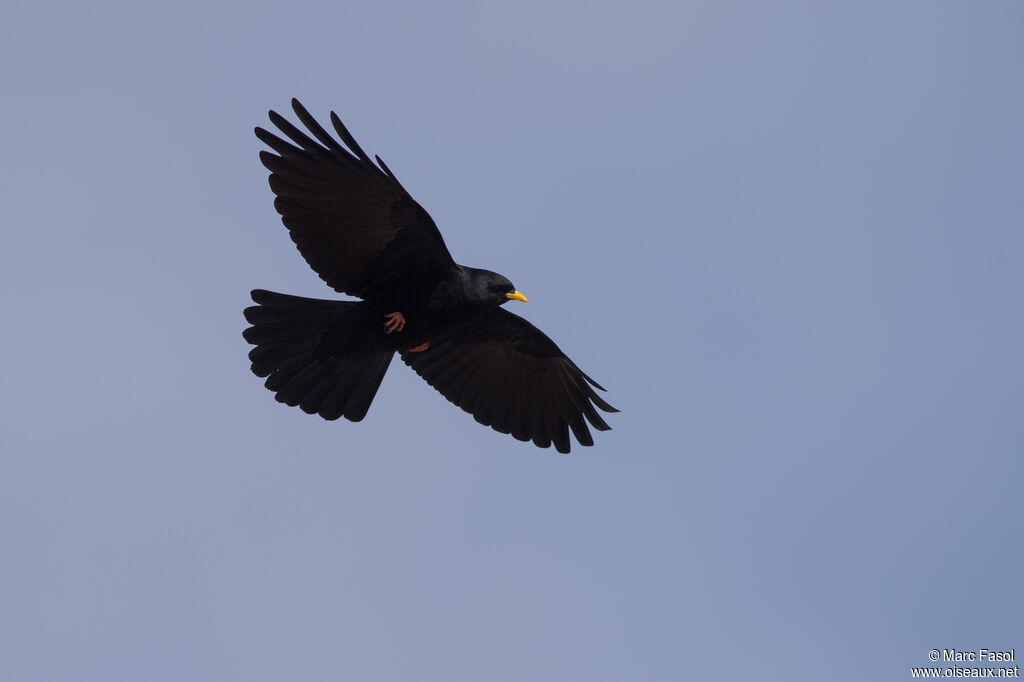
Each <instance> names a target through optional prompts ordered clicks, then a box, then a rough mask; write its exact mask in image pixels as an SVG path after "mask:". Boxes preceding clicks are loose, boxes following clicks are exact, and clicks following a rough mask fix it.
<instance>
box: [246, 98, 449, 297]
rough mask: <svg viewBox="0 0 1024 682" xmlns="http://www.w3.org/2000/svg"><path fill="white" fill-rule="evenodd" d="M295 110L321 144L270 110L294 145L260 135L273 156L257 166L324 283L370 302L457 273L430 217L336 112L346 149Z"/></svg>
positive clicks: (336, 125)
mask: <svg viewBox="0 0 1024 682" xmlns="http://www.w3.org/2000/svg"><path fill="white" fill-rule="evenodd" d="M292 108H293V109H295V113H296V115H297V116H298V117H299V120H300V121H302V123H303V124H304V125H305V126H306V128H308V129H309V131H310V132H311V133H312V134H313V136H314V137H316V140H314V139H313V138H311V137H309V136H308V135H306V134H305V133H303V132H302V131H300V130H299V129H298V128H296V127H295V126H293V125H292V124H291V123H289V122H288V121H287V120H285V119H284V117H282V116H281V115H279V114H278V113H277V112H274V111H271V112H270V120H271V122H272V123H273V124H274V125H275V126H277V127H278V128H279V129H280V130H281V132H282V133H284V135H285V136H287V137H288V138H289V139H290V140H291V142H288V141H286V140H283V139H281V138H280V137H278V136H277V135H274V134H273V133H270V132H268V131H266V130H264V129H263V128H256V136H257V137H258V138H260V140H262V141H263V142H264V143H266V144H267V146H269V147H270V148H271V149H273V150H274V152H276V153H271V152H268V151H263V152H260V161H262V162H263V165H264V166H266V167H267V168H268V169H269V170H270V187H271V189H272V190H273V191H274V194H276V195H277V199H276V200H275V201H274V208H276V209H277V211H278V213H280V214H281V221H282V222H283V223H284V224H285V227H287V228H288V231H289V232H290V233H291V237H292V241H294V242H295V244H296V246H298V248H299V252H300V253H301V254H302V256H303V258H305V259H306V262H308V263H309V265H310V267H312V268H313V270H315V271H316V273H317V274H318V275H320V277H321V278H322V279H323V280H324V281H325V282H327V283H328V284H329V285H331V286H332V287H334V289H335V290H337V291H340V292H343V293H346V294H351V295H353V296H360V297H365V296H366V294H367V293H368V292H370V291H372V290H373V289H375V288H377V287H380V286H383V285H386V284H389V283H392V282H396V281H399V280H402V279H404V278H406V277H409V276H416V275H428V276H429V275H433V274H443V273H444V272H447V270H448V269H449V268H451V267H452V266H454V264H455V262H454V261H453V260H452V257H451V254H450V253H449V252H448V247H446V246H445V243H444V239H442V238H441V233H440V232H439V231H438V229H437V226H436V225H435V224H434V221H433V220H432V219H431V217H430V215H429V214H428V213H427V212H426V211H425V210H424V209H423V208H422V207H421V206H420V205H419V204H418V203H416V201H414V200H413V198H412V197H411V196H409V193H408V192H406V191H405V188H403V187H402V185H400V184H399V182H398V180H397V179H396V178H395V176H394V175H393V174H392V173H391V171H390V169H388V167H387V166H386V165H384V162H383V161H381V160H380V157H375V158H376V159H377V164H379V167H378V165H376V164H374V163H373V161H371V160H370V157H369V156H368V155H367V154H366V152H364V151H363V150H362V148H361V147H360V146H359V145H358V144H357V143H356V141H355V139H353V137H352V135H351V134H349V132H348V130H347V129H346V128H345V126H344V125H342V123H341V120H340V119H339V118H338V116H337V115H336V114H335V113H334V112H333V111H332V112H331V123H332V124H333V125H334V129H335V131H336V132H337V133H338V136H339V137H340V139H341V142H343V143H344V144H345V146H344V147H343V146H342V145H341V144H339V142H338V140H336V139H335V138H334V137H332V136H331V135H330V134H329V133H328V132H327V131H326V130H324V129H323V127H322V126H321V125H320V124H319V123H317V122H316V120H315V119H314V118H313V117H312V116H311V115H310V114H309V112H308V111H306V109H305V107H303V106H302V105H301V104H300V103H299V101H298V100H295V99H293V100H292ZM346 147H347V148H346Z"/></svg>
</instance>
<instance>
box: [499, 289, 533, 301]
mask: <svg viewBox="0 0 1024 682" xmlns="http://www.w3.org/2000/svg"><path fill="white" fill-rule="evenodd" d="M505 298H509V299H515V300H517V301H522V302H523V303H529V302H530V300H529V299H528V298H526V297H525V296H523V295H522V294H521V293H519V292H518V291H514V292H512V293H511V294H505Z"/></svg>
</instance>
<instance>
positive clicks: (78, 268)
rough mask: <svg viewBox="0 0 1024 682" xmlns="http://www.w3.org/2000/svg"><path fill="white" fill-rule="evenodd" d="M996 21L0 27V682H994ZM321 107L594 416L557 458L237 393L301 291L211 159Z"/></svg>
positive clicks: (313, 280)
mask: <svg viewBox="0 0 1024 682" xmlns="http://www.w3.org/2000/svg"><path fill="white" fill-rule="evenodd" d="M1022 32H1024V9H1022V7H1021V5H1020V4H1019V3H1015V2H943V1H928V2H924V1H921V2H898V3H892V2H885V3H882V2H859V3H842V4H840V3H811V2H775V3H752V2H698V3H678V2H674V3H667V2H666V3H654V2H637V3H606V2H601V3H569V2H545V3H539V2H536V3H535V2H523V3H515V4H514V5H513V4H506V5H503V6H494V5H491V4H486V3H454V2H439V3H433V4H427V3H422V4H414V3H388V2H375V3H345V2H325V3H293V4H286V3H274V4H270V3H268V4H260V3H212V4H207V3H195V2H182V3H166V4H163V5H161V6H153V5H151V4H148V3H120V2H109V3H101V4H98V5H82V4H79V3H51V4H45V3H21V4H20V5H18V6H12V7H5V8H4V9H3V10H2V11H0V57H2V59H0V93H2V97H0V102H2V104H0V123H2V125H0V130H2V135H3V148H4V163H2V164H0V187H2V188H3V189H2V196H3V199H4V206H5V217H4V222H5V225H6V226H7V227H6V230H5V237H4V242H5V243H4V248H3V249H2V250H0V280H2V287H0V305H2V309H3V316H4V320H5V323H4V325H3V327H4V330H5V332H4V334H3V335H2V340H0V349H2V351H3V357H4V358H6V362H5V365H4V386H5V387H6V390H5V391H3V392H2V393H0V415H2V417H0V451H2V455H0V542H2V546H3V557H4V559H3V575H4V579H3V580H2V581H0V614H2V615H0V642H3V646H2V649H3V650H4V653H3V655H2V656H0V678H3V679H5V680H6V679H9V680H19V681H35V680H56V679H68V680H70V679H75V680H103V681H105V682H110V681H114V680H126V681H127V680H132V681H135V680H140V679H145V680H151V681H159V680H169V681H170V680H175V681H177V680H182V679H189V680H231V679H239V680H242V679H244V680H281V679H302V680H338V679H343V680H366V681H377V680H380V681H392V680H394V681H407V680H422V681H431V680H438V681H442V680H443V681H446V682H453V681H459V680H466V681H478V680H488V681H495V682H500V681H504V680H508V681H516V680H526V679H529V680H571V679H581V680H592V681H603V680H678V679H691V678H692V679H705V680H734V679H769V680H775V679H778V680H792V679H822V678H824V677H828V678H830V679H837V680H863V679H904V678H908V679H909V678H910V671H909V669H910V667H911V666H924V665H928V660H927V652H928V651H929V650H930V649H932V648H939V649H942V648H958V649H972V648H973V649H977V648H981V647H987V648H989V649H1009V648H1011V647H1016V648H1019V649H1024V639H1022V638H1021V632H1022V631H1021V629H1020V613H1021V608H1022V606H1024V603H1022V599H1021V593H1020V589H1019V584H1020V582H1019V576H1020V575H1021V574H1022V573H1024V553H1022V551H1021V546H1020V538H1021V535H1022V531H1024V521H1022V519H1024V513H1022V511H1024V509H1022V506H1024V504H1022V502H1021V495H1020V492H1021V476H1022V473H1024V471H1022V469H1024V466H1022V462H1021V454H1022V453H1024V420H1022V418H1021V417H1022V415H1024V360H1022V354H1021V352H1020V349H1021V348H1022V347H1024V324H1022V321H1021V320H1022V318H1021V315H1020V310H1021V303H1020V302H1021V292H1022V291H1024V230H1022V225H1024V192H1022V191H1021V188H1022V185H1024V162H1022V159H1024V128H1022V126H1021V121H1024V86H1022V83H1024V79H1022V78H1021V65H1022V64H1024V54H1022V50H1024V48H1022V47H1021V41H1020V36H1021V35H1022ZM293 96H295V97H299V98H300V99H301V100H302V101H303V102H304V104H306V106H307V107H308V108H309V109H310V110H311V111H312V112H313V113H314V114H315V115H316V116H317V117H318V118H320V119H321V120H323V119H324V118H325V117H326V115H327V113H328V112H329V111H330V110H331V109H334V110H336V111H337V112H338V114H339V115H340V116H341V117H342V119H343V120H344V121H345V122H346V124H347V125H348V127H349V129H350V130H351V131H352V132H353V134H354V135H355V137H356V139H357V140H359V142H360V143H361V144H362V146H363V147H364V148H365V149H366V150H367V151H368V152H370V153H371V154H373V153H376V154H379V155H380V156H381V157H382V158H383V159H384V160H385V161H386V162H387V163H388V165H389V166H390V167H391V168H392V170H394V171H395V173H396V174H397V176H398V178H399V179H400V180H401V181H402V183H403V184H404V185H405V187H406V188H407V189H408V190H409V191H410V192H411V193H412V194H413V196H414V197H415V198H416V199H417V200H418V201H419V202H420V203H421V204H423V206H424V207H425V208H426V209H427V210H428V211H429V212H430V213H431V215H432V216H433V217H434V219H435V221H436V222H437V223H438V225H439V226H440V228H441V231H442V233H443V234H444V236H445V238H446V240H447V243H448V246H449V248H450V250H451V252H452V254H453V255H454V257H455V258H456V260H458V261H459V262H461V263H464V264H467V265H472V266H477V267H485V268H488V269H492V270H496V271H498V272H501V273H503V274H505V275H507V276H508V277H509V278H511V279H512V281H514V282H515V283H516V286H517V287H518V288H519V289H521V290H522V291H523V292H524V293H526V294H527V295H528V296H529V297H530V301H531V302H530V304H529V306H519V307H518V308H517V309H516V312H518V313H520V314H522V315H524V316H526V317H528V319H530V320H531V321H532V322H534V323H535V324H536V325H537V326H539V327H540V328H542V329H543V330H545V331H546V332H547V333H548V334H549V335H550V336H551V337H552V338H554V339H555V340H556V342H557V343H558V344H559V345H560V346H561V347H562V348H563V349H564V350H565V351H566V352H567V353H569V355H570V356H571V357H572V358H573V359H574V360H575V361H576V362H577V363H578V364H579V365H580V366H581V367H582V368H583V369H584V370H585V371H586V372H587V373H588V374H590V375H591V376H593V377H594V378H595V379H596V380H598V381H599V382H601V383H602V384H603V385H604V386H605V387H606V388H608V389H609V393H608V399H609V401H610V402H611V403H612V404H613V405H615V406H616V407H619V408H620V409H622V413H621V414H616V415H612V416H611V418H610V423H611V424H612V426H613V427H614V430H613V431H610V432H608V433H602V434H598V436H597V445H596V447H594V448H591V449H584V448H577V449H575V450H574V452H573V453H572V454H571V455H568V456H561V455H558V454H557V453H555V452H554V451H553V450H539V449H536V448H534V447H533V446H531V445H524V444H521V443H519V442H517V441H514V440H513V439H511V438H510V437H508V436H502V435H499V434H497V433H495V432H493V431H491V430H490V429H485V428H482V427H480V426H479V425H477V424H476V423H475V422H474V421H473V420H472V418H470V417H469V416H468V415H466V414H465V413H463V412H462V411H461V410H458V409H457V408H454V407H453V406H451V405H450V404H448V403H447V402H446V401H445V400H444V399H443V398H441V397H440V396H439V395H437V394H436V393H435V392H434V391H433V389H431V388H430V387H429V386H427V385H426V384H425V383H424V382H422V381H421V380H420V379H419V378H418V377H416V376H415V374H413V373H412V372H411V371H410V370H408V368H406V367H404V366H403V365H402V364H401V363H397V364H393V365H392V368H391V369H390V370H389V373H388V375H387V377H386V378H385V380H384V383H383V385H382V387H381V390H380V392H379V393H378V396H377V398H376V401H375V402H374V405H373V406H372V408H371V410H370V413H369V415H368V417H367V419H366V420H365V421H364V422H362V423H359V424H352V423H348V422H345V421H341V422H334V423H326V422H323V421H322V420H320V419H318V418H315V417H310V416H308V415H305V414H303V413H301V412H300V411H299V410H297V409H292V408H287V407H284V406H282V405H279V404H277V403H276V402H275V401H274V400H273V396H272V395H271V394H270V393H269V392H268V391H266V390H265V389H264V388H263V387H262V386H261V382H260V381H259V380H258V379H256V378H255V377H254V376H252V375H251V374H250V373H249V370H248V361H247V359H246V353H247V352H248V346H247V344H246V343H245V342H244V340H243V339H242V337H241V331H242V329H243V328H244V327H245V322H244V320H243V318H242V315H241V311H242V309H243V308H244V307H245V306H246V305H247V304H248V291H249V290H250V289H252V288H256V287H261V288H268V289H273V290H277V291H282V292H287V293H294V294H300V295H306V296H315V297H330V296H331V294H332V292H331V291H330V290H329V289H327V288H326V286H324V285H323V284H322V282H320V280H319V279H318V278H317V277H316V275H315V274H313V273H312V272H311V271H310V270H309V269H308V267H307V266H306V264H305V263H304V262H303V261H302V259H301V258H300V256H299V255H298V253H297V251H296V250H295V249H294V247H293V246H292V244H291V242H290V240H289V239H288V236H287V233H286V230H285V229H284V228H283V227H282V226H281V224H280V221H279V220H278V217H277V215H276V213H275V211H274V210H273V207H272V195H271V193H270V190H269V188H268V186H267V183H266V171H265V170H264V168H263V167H262V166H261V165H260V164H259V162H258V159H257V152H258V151H259V149H260V148H261V145H260V143H259V142H258V140H256V138H255V137H254V136H253V134H252V128H253V126H255V125H266V110H267V109H268V108H274V109H276V110H278V111H281V112H282V113H284V112H286V111H287V110H288V102H289V99H290V98H291V97H293Z"/></svg>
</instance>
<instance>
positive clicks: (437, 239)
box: [244, 99, 617, 452]
mask: <svg viewBox="0 0 1024 682" xmlns="http://www.w3.org/2000/svg"><path fill="white" fill-rule="evenodd" d="M292 108H293V109H294V110H295V114H296V116H298V119H299V121H301V123H302V124H303V125H304V126H305V127H306V128H307V129H308V130H309V133H311V134H312V137H310V136H309V135H307V134H306V133H304V132H302V131H301V130H299V129H298V128H297V127H295V126H294V125H292V124H291V123H289V122H288V121H287V120H286V119H285V118H284V117H282V116H280V115H279V114H277V113H276V112H274V111H271V112H270V121H271V122H272V123H273V124H274V125H275V126H276V127H277V128H278V129H279V130H280V131H281V133H283V135H284V136H285V137H287V138H288V139H287V140H285V139H282V138H281V137H278V136H277V135H275V134H274V133H271V132H268V131H267V130H264V129H263V128H256V136H257V137H258V138H259V139H260V140H261V141H263V142H264V143H265V144H266V145H267V146H268V147H270V149H272V150H273V152H270V151H262V152H260V160H261V161H262V162H263V165H264V166H266V167H267V169H269V170H270V187H271V189H272V190H273V192H274V194H275V195H276V197H277V198H276V199H275V200H274V208H276V209H277V211H278V213H280V214H281V221H282V222H283V223H284V225H285V227H287V228H288V231H289V233H290V235H291V238H292V241H294V242H295V245H296V246H297V247H298V249H299V253H301V254H302V257H303V258H305V259H306V262H307V263H309V265H310V267H312V268H313V270H314V271H316V273H317V274H318V275H320V278H321V279H323V280H324V281H325V282H327V284H329V285H330V286H331V287H333V288H334V289H335V290H336V291H338V292H341V293H345V294H349V295H351V296H355V297H358V298H360V299H362V300H361V301H325V300H318V299H310V298H301V297H298V296H289V295H286V294H277V293H274V292H271V291H264V290H261V289H256V290H254V291H253V292H252V300H253V301H254V302H255V303H256V304H257V305H255V306H253V307H250V308H246V309H245V318H246V320H248V321H249V323H250V324H251V325H252V326H251V327H249V328H248V329H246V330H245V332H244V336H245V339H246V340H247V341H248V342H249V343H251V344H253V345H254V346H255V347H254V348H253V349H252V350H251V351H250V352H249V359H250V360H251V361H252V371H253V373H254V374H256V376H259V377H266V387H267V388H268V389H270V390H271V391H273V392H274V393H275V395H276V397H277V399H278V400H279V401H280V402H283V403H286V404H288V405H293V406H296V405H297V406H298V407H300V408H301V409H302V410H303V411H305V412H307V413H310V414H319V415H320V416H321V417H323V418H324V419H337V418H338V417H345V418H346V419H349V420H351V421H360V420H361V419H362V418H363V417H364V416H366V412H367V410H368V409H369V407H370V403H371V402H373V398H374V396H375V395H376V393H377V389H378V387H379V386H380V382H381V380H382V379H383V378H384V374H385V372H386V371H387V368H388V365H389V364H390V363H391V358H392V357H393V356H394V354H395V352H398V353H399V355H401V357H402V360H403V361H404V362H405V364H407V365H409V366H410V367H412V369H413V370H414V371H415V372H416V373H417V374H419V375H420V376H421V377H423V378H424V379H425V380H426V381H427V383H429V384H430V385H431V386H433V387H434V388H436V389H437V390H438V391H440V392H441V394H442V395H444V397H445V398H447V399H448V400H449V401H451V402H453V403H455V404H456V405H458V406H459V407H461V408H462V409H463V410H465V411H466V412H469V413H470V414H472V415H473V417H474V418H475V419H476V420H477V421H478V422H480V423H481V424H484V425H487V426H490V427H492V428H494V429H495V430H496V431H500V432H501V433H509V434H511V435H512V436H514V437H515V438H517V439H519V440H522V441H530V440H532V441H533V442H534V443H535V444H536V445H538V446H540V447H549V446H550V445H552V444H554V446H555V448H556V449H558V451H559V452H569V448H570V440H569V432H570V431H571V432H572V434H573V435H574V436H575V437H576V440H577V441H579V442H580V444H582V445H593V443H594V440H593V437H592V436H591V433H590V430H589V429H588V427H587V422H589V423H590V425H591V426H593V427H594V428H595V429H598V430H599V431H605V430H608V429H609V428H611V427H609V426H608V424H607V423H606V422H605V421H604V419H603V418H602V417H601V415H600V413H599V412H598V411H597V409H596V408H599V409H601V410H603V411H605V412H616V411H617V410H616V409H615V408H613V407H612V406H611V405H609V404H608V403H607V402H605V401H604V400H603V399H602V398H601V397H600V396H599V395H598V394H597V392H596V391H595V390H594V389H595V388H597V389H600V390H604V389H603V388H602V387H601V386H600V385H598V384H597V382H595V381H594V380H593V379H591V378H590V377H589V376H587V375H586V374H584V373H583V371H582V370H580V368H579V367H577V366H576V364H575V363H573V361H572V360H570V359H569V358H568V357H567V356H566V355H565V354H564V353H563V352H562V351H561V350H559V348H558V346H556V345H555V343H554V342H553V341H552V340H551V339H549V338H548V337H547V336H546V335H545V334H544V333H543V332H541V331H540V330H539V329H537V328H536V327H534V326H533V325H532V324H530V323H529V322H527V321H526V320H524V319H523V318H521V317H519V316H518V315H515V314H513V313H510V312H508V311H506V310H504V309H502V308H501V307H500V306H501V305H503V304H504V303H507V302H508V301H510V300H519V301H524V302H525V301H526V297H525V296H524V295H523V294H521V293H519V291H517V290H516V288H515V287H514V286H512V283H511V282H510V281H509V280H508V279H506V278H505V277H503V276H501V275H499V274H497V273H495V272H490V271H489V270H480V269H477V268H469V267H465V266H462V265H459V264H458V263H456V262H455V261H454V260H453V259H452V256H451V254H450V253H449V252H448V247H447V246H446V245H445V243H444V239H443V238H442V237H441V233H440V232H439V231H438V229H437V226H436V225H435V224H434V221H433V220H432V219H431V217H430V215H429V214H427V212H426V211H425V210H423V208H422V207H421V206H420V205H419V204H418V203H416V201H415V200H414V199H413V198H412V197H411V196H410V195H409V193H408V192H407V191H406V190H405V188H404V187H402V185H401V184H400V183H399V182H398V180H397V179H396V178H395V176H394V174H393V173H392V172H391V170H390V169H389V168H388V167H387V166H386V165H385V164H384V162H383V161H381V159H380V157H374V158H375V159H376V162H377V163H376V164H375V163H374V162H373V160H371V159H370V157H369V156H368V155H367V154H366V152H364V151H363V150H362V148H361V147H360V146H359V144H358V143H356V141H355V139H354V138H353V137H352V135H351V134H350V133H349V132H348V130H347V129H346V128H345V126H344V125H343V124H342V122H341V120H340V119H339V118H338V116H337V115H336V114H335V113H334V112H331V124H332V126H333V128H334V131H335V133H336V134H337V138H335V137H334V136H332V135H331V134H330V133H328V132H327V131H326V130H325V129H324V128H323V127H322V126H321V125H320V124H319V123H317V121H316V120H315V119H314V118H313V117H312V116H311V115H310V114H309V112H308V111H306V109H305V108H304V107H303V106H302V105H301V104H300V103H299V102H298V100H294V99H293V100H292ZM339 140H340V141H339Z"/></svg>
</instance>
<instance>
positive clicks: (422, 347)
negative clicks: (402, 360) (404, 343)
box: [405, 341, 430, 353]
mask: <svg viewBox="0 0 1024 682" xmlns="http://www.w3.org/2000/svg"><path fill="white" fill-rule="evenodd" d="M428 348H430V341H424V342H423V343H421V344H420V345H418V346H413V347H412V348H406V349H405V350H406V352H408V353H422V352H423V351H425V350H426V349H428Z"/></svg>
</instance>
